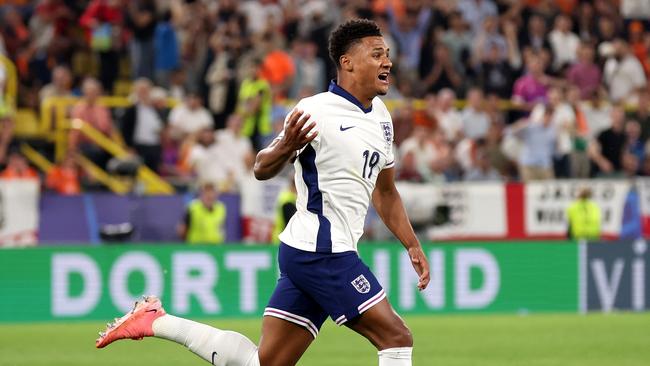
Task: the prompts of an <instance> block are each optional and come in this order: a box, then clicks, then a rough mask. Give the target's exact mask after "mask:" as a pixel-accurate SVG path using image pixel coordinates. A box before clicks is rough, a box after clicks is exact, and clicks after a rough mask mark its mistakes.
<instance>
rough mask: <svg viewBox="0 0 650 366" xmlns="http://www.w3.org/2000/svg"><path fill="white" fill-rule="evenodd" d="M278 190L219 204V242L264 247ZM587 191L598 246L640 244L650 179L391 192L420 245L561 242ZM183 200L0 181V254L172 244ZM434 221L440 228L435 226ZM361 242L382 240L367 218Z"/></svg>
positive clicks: (263, 189) (268, 185) (245, 192)
mask: <svg viewBox="0 0 650 366" xmlns="http://www.w3.org/2000/svg"><path fill="white" fill-rule="evenodd" d="M285 186H286V181H285V180H282V179H273V180H270V181H264V182H258V181H256V180H254V178H251V179H250V180H249V181H245V182H244V183H243V184H242V189H241V193H239V194H230V193H229V194H223V195H221V197H220V200H222V201H223V202H224V203H225V204H226V207H227V212H228V214H227V218H226V224H225V231H226V238H227V241H229V242H241V241H243V242H246V243H268V242H270V241H271V233H272V231H273V223H274V219H275V215H276V211H275V208H276V199H277V196H278V194H279V192H281V191H282V189H284V188H285ZM585 186H588V187H590V188H591V189H592V191H593V194H594V198H593V199H594V200H595V201H596V203H597V204H598V205H599V206H600V207H601V209H602V212H603V214H602V217H603V222H602V232H603V238H604V239H610V240H613V239H635V238H638V237H650V178H638V179H636V180H621V179H619V180H554V181H544V182H541V181H540V182H533V183H528V184H522V183H454V184H435V185H434V184H415V183H406V182H398V183H397V188H398V190H399V191H400V194H401V196H402V200H403V201H404V205H405V207H406V209H407V211H408V214H409V218H410V219H411V221H412V223H413V225H414V226H415V228H416V230H417V233H418V235H419V236H420V238H421V239H422V240H433V241H438V240H452V241H463V240H521V239H526V240H531V239H533V240H550V239H564V238H565V237H566V233H567V222H566V217H565V212H566V209H567V207H568V206H569V204H570V203H571V202H572V201H573V200H575V199H576V196H577V193H578V191H579V190H580V189H581V188H582V187H585ZM192 198H193V195H192V194H175V195H168V196H139V195H115V194H111V193H85V194H81V195H79V196H60V195H57V194H52V193H41V192H40V190H39V187H38V184H37V182H34V181H24V180H9V181H3V180H0V247H1V246H24V245H34V244H36V243H37V242H38V243H39V244H41V245H57V244H99V243H100V238H99V231H100V229H101V228H102V227H103V226H105V225H112V224H122V223H125V222H130V223H131V224H133V226H134V227H135V232H134V234H133V236H132V237H131V238H130V240H131V241H133V242H160V241H168V242H169V241H177V240H179V238H178V236H177V233H176V230H175V228H176V226H177V224H178V223H179V222H180V221H181V219H182V217H183V214H184V207H185V205H186V204H187V203H188V202H189V201H190V200H191V199H192ZM441 211H443V212H445V213H446V214H445V216H446V218H445V219H444V220H440V219H439V217H436V216H437V215H438V214H439V213H440V212H441ZM366 232H367V236H366V237H364V238H363V239H362V240H392V239H393V237H392V236H391V234H390V232H388V230H387V229H386V228H385V226H384V225H383V223H382V222H381V220H380V219H379V217H377V215H376V214H375V213H374V212H373V211H372V210H371V211H370V213H369V215H368V218H367V220H366Z"/></svg>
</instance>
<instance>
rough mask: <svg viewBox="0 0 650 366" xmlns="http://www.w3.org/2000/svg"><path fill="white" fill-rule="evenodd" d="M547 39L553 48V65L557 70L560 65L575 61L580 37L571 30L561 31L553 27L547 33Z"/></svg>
mask: <svg viewBox="0 0 650 366" xmlns="http://www.w3.org/2000/svg"><path fill="white" fill-rule="evenodd" d="M548 41H549V43H550V44H551V48H553V55H554V59H553V67H554V68H555V69H556V70H559V69H560V67H561V66H562V65H565V64H570V63H573V62H575V60H576V55H577V52H578V46H580V38H579V37H578V36H577V35H576V34H575V33H573V32H562V31H560V30H558V29H554V30H553V31H551V33H550V34H549V35H548Z"/></svg>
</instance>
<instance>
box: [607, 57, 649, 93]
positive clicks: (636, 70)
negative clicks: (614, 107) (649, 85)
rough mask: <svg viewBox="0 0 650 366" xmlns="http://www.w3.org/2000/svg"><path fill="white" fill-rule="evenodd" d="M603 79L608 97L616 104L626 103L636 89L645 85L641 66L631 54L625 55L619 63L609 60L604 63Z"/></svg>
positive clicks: (612, 58)
mask: <svg viewBox="0 0 650 366" xmlns="http://www.w3.org/2000/svg"><path fill="white" fill-rule="evenodd" d="M604 79H605V83H606V84H607V85H608V86H609V97H610V98H611V99H612V100H613V101H616V102H620V101H626V100H627V99H628V98H630V97H631V96H632V95H633V94H634V92H635V91H636V90H637V89H639V88H642V87H644V86H645V85H646V77H645V73H644V72H643V66H641V63H640V62H639V60H638V59H637V58H636V57H635V56H633V55H631V54H627V55H625V56H624V57H623V59H622V60H621V61H619V60H617V59H616V58H614V57H611V58H609V59H608V60H607V62H605V72H604Z"/></svg>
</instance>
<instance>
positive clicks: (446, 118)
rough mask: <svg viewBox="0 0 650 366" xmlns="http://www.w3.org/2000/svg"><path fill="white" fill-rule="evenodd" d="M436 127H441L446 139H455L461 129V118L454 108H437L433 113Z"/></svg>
mask: <svg viewBox="0 0 650 366" xmlns="http://www.w3.org/2000/svg"><path fill="white" fill-rule="evenodd" d="M435 117H436V120H438V127H440V128H441V129H442V131H443V132H444V134H445V138H446V139H447V141H456V140H457V139H458V138H459V136H460V135H461V132H462V131H463V119H462V118H461V116H460V113H458V111H457V110H456V109H454V108H450V109H448V110H447V111H441V110H438V111H436V113H435Z"/></svg>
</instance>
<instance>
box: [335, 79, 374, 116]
mask: <svg viewBox="0 0 650 366" xmlns="http://www.w3.org/2000/svg"><path fill="white" fill-rule="evenodd" d="M328 90H329V91H330V92H332V93H334V94H336V95H338V96H340V97H343V98H345V99H347V100H348V102H350V103H352V104H354V105H356V106H357V107H359V109H361V110H362V111H363V113H370V112H372V104H371V105H370V107H369V108H365V107H364V106H363V104H361V102H360V101H359V99H357V98H356V97H355V96H354V95H352V94H350V93H349V92H348V91H347V90H345V89H343V88H341V87H340V86H339V84H337V83H336V80H332V81H330V87H329V89H328Z"/></svg>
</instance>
